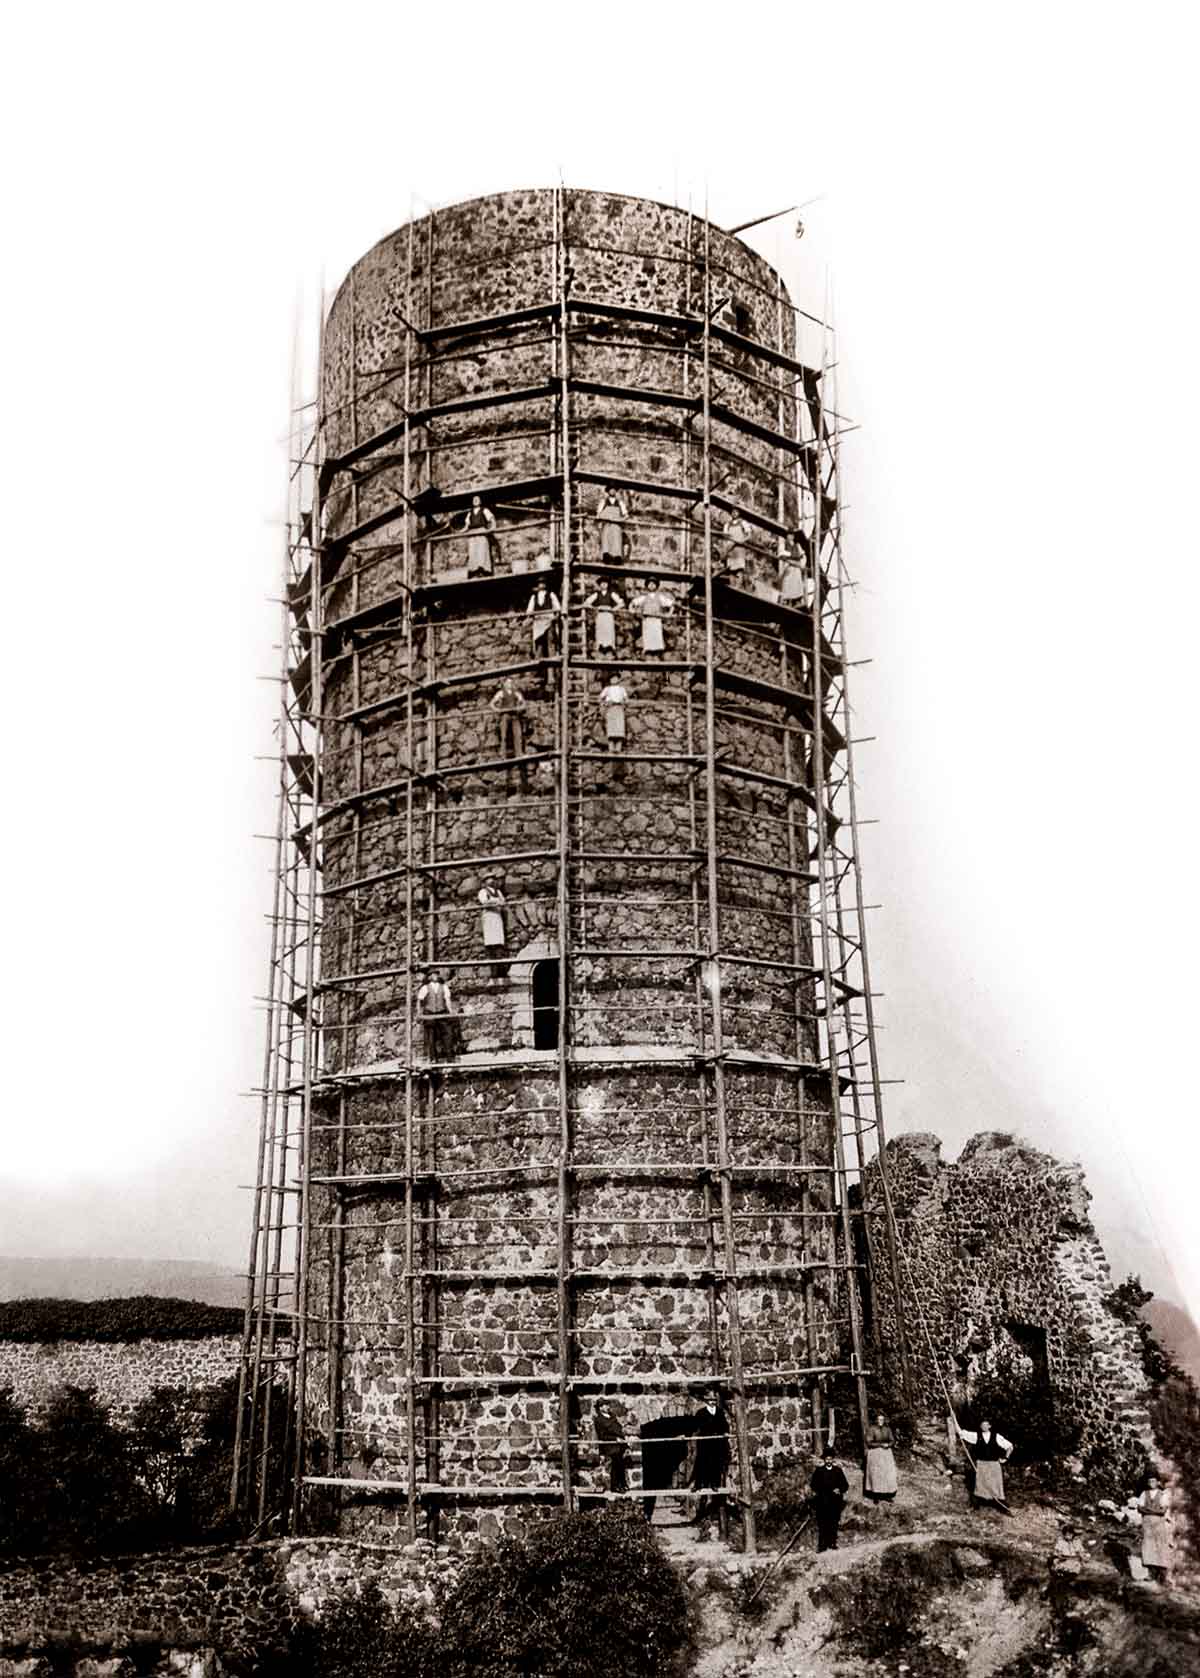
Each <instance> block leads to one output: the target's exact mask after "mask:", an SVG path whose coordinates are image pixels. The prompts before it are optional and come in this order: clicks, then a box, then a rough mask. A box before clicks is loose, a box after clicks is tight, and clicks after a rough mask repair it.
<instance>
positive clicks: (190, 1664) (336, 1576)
mask: <svg viewBox="0 0 1200 1678" xmlns="http://www.w3.org/2000/svg"><path fill="white" fill-rule="evenodd" d="M459 1565H460V1563H459V1562H457V1561H456V1560H455V1558H453V1557H452V1556H449V1555H446V1554H445V1553H443V1554H442V1555H440V1556H438V1557H435V1556H434V1555H433V1554H432V1551H431V1549H430V1548H429V1547H428V1546H426V1545H425V1544H422V1543H417V1544H414V1545H411V1546H408V1547H406V1548H399V1547H396V1546H394V1545H389V1546H387V1547H386V1548H381V1547H378V1546H371V1545H368V1544H360V1543H354V1542H349V1541H346V1540H332V1539H320V1538H310V1539H305V1540H303V1541H301V1540H282V1541H277V1542H272V1543H264V1544H239V1545H214V1546H210V1547H206V1548H200V1549H197V1548H191V1549H185V1550H173V1551H159V1552H154V1553H151V1554H148V1555H128V1556H95V1557H86V1558H82V1557H76V1556H65V1555H53V1556H35V1557H29V1558H21V1557H15V1558H5V1559H3V1560H0V1672H2V1671H3V1670H4V1666H3V1662H4V1660H5V1659H6V1658H8V1659H16V1658H20V1657H25V1658H30V1657H38V1656H40V1655H43V1654H45V1653H48V1654H50V1655H51V1656H52V1658H53V1661H54V1666H53V1670H54V1671H62V1670H69V1667H65V1666H64V1657H67V1658H68V1659H69V1658H70V1655H71V1653H72V1651H76V1652H78V1654H79V1655H80V1656H82V1655H83V1653H84V1652H86V1653H87V1654H88V1655H91V1656H92V1657H93V1658H106V1659H110V1660H111V1659H114V1658H120V1657H124V1658H127V1659H129V1660H130V1661H131V1664H130V1665H129V1666H127V1667H122V1668H120V1669H118V1670H122V1671H137V1672H139V1673H150V1672H155V1673H157V1672H160V1671H161V1672H163V1673H173V1674H176V1675H178V1674H180V1673H191V1672H193V1671H194V1672H196V1673H197V1674H206V1675H208V1674H211V1673H212V1672H213V1671H214V1670H215V1668H214V1660H219V1661H221V1663H222V1666H221V1668H220V1669H221V1670H223V1669H224V1668H225V1664H226V1663H228V1665H229V1666H231V1667H232V1668H233V1669H234V1670H246V1669H247V1668H248V1667H249V1666H253V1664H254V1663H255V1662H256V1661H257V1659H258V1658H260V1657H263V1656H266V1655H269V1654H271V1653H272V1652H274V1653H277V1654H281V1653H283V1652H284V1651H286V1649H287V1645H288V1637H289V1634H290V1633H291V1632H292V1631H293V1630H294V1629H295V1628H296V1627H297V1626H299V1625H301V1624H303V1623H304V1622H306V1621H309V1622H311V1621H313V1620H319V1619H321V1618H322V1616H323V1615H324V1614H325V1613H326V1612H327V1611H328V1610H329V1609H330V1608H331V1607H333V1606H336V1604H337V1603H338V1602H339V1601H342V1600H344V1599H345V1598H346V1597H347V1596H352V1595H354V1594H356V1593H357V1592H358V1591H360V1590H361V1589H362V1587H363V1586H364V1585H365V1584H367V1583H368V1582H374V1583H376V1584H378V1586H379V1588H380V1590H381V1592H382V1593H383V1595H384V1597H385V1598H386V1599H387V1600H388V1601H390V1602H393V1603H395V1602H398V1601H401V1600H407V1601H410V1602H413V1603H414V1604H417V1603H421V1604H424V1605H425V1606H427V1607H428V1606H430V1605H432V1603H433V1600H434V1594H435V1591H436V1589H437V1588H438V1587H439V1586H441V1585H445V1584H447V1583H449V1582H450V1581H452V1579H453V1577H454V1575H455V1573H456V1571H457V1568H458V1566H459ZM189 1656H190V1657H191V1658H189ZM24 1670H26V1671H29V1670H32V1669H31V1668H25V1669H24ZM81 1670H82V1669H81ZM87 1670H89V1671H93V1672H94V1668H89V1669H87Z"/></svg>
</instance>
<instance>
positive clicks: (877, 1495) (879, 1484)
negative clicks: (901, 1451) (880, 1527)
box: [863, 1410, 900, 1503]
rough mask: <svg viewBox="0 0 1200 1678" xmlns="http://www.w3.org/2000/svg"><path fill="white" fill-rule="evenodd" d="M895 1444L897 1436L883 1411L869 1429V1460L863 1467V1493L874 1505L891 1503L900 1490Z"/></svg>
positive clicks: (867, 1443) (867, 1444) (867, 1442)
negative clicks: (894, 1450)
mask: <svg viewBox="0 0 1200 1678" xmlns="http://www.w3.org/2000/svg"><path fill="white" fill-rule="evenodd" d="M895 1443H896V1436H895V1434H894V1433H893V1432H892V1430H891V1427H890V1426H889V1424H888V1419H887V1417H886V1416H885V1415H884V1414H883V1411H882V1410H881V1411H879V1412H878V1414H877V1415H876V1417H875V1420H874V1421H873V1422H872V1423H871V1424H870V1426H869V1427H868V1428H867V1438H866V1446H867V1459H866V1462H865V1464H864V1466H863V1491H864V1493H865V1494H866V1496H867V1497H869V1498H870V1499H871V1501H872V1503H890V1502H891V1501H892V1499H893V1498H894V1497H895V1495H896V1492H897V1490H898V1488H899V1484H900V1482H899V1479H898V1477H897V1474H896V1458H895V1454H894V1452H893V1450H892V1447H893V1446H894V1445H895Z"/></svg>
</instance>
